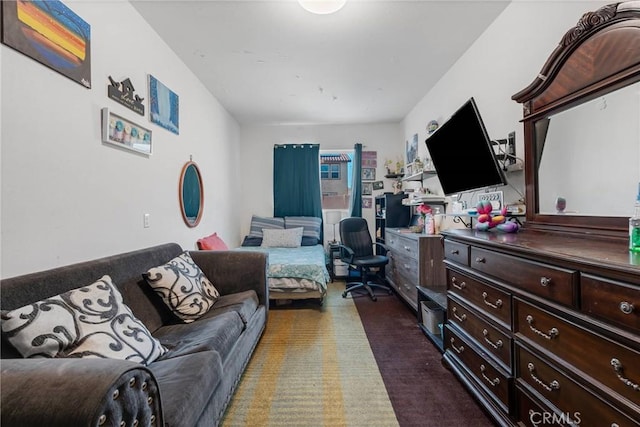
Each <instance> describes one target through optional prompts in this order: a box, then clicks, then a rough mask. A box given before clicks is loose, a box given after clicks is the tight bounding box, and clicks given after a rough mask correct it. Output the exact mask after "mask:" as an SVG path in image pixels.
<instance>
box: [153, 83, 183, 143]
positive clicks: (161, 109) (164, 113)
mask: <svg viewBox="0 0 640 427" xmlns="http://www.w3.org/2000/svg"><path fill="white" fill-rule="evenodd" d="M179 113H180V97H179V96H178V95H176V93H175V92H173V91H172V90H171V89H169V88H168V87H166V86H165V85H163V84H162V83H161V82H160V81H159V80H158V79H156V78H155V77H153V76H152V75H151V74H149V120H151V122H152V123H155V124H157V125H159V126H162V127H163V128H165V129H167V130H168V131H171V132H173V133H175V134H176V135H179V134H180V114H179Z"/></svg>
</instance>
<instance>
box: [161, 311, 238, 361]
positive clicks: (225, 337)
mask: <svg viewBox="0 0 640 427" xmlns="http://www.w3.org/2000/svg"><path fill="white" fill-rule="evenodd" d="M243 330H244V323H243V322H242V320H241V319H240V316H239V315H238V313H236V312H228V313H224V314H222V315H220V316H214V317H209V318H202V319H199V320H198V321H196V322H192V323H179V324H176V325H167V326H163V327H161V328H160V329H158V330H157V331H155V333H154V335H155V337H156V338H157V339H158V340H159V341H160V342H161V343H162V344H163V345H164V346H165V347H166V348H167V349H168V350H169V351H167V353H166V354H165V355H164V357H163V360H164V359H170V358H173V357H178V356H183V355H185V354H192V353H198V352H201V351H207V350H215V351H216V352H218V353H220V357H221V358H222V360H225V359H226V357H227V355H228V354H229V353H230V352H231V349H232V348H233V345H234V344H235V343H236V341H237V340H238V338H239V337H240V334H241V333H242V331H243Z"/></svg>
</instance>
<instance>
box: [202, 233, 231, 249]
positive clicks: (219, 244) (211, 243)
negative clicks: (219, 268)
mask: <svg viewBox="0 0 640 427" xmlns="http://www.w3.org/2000/svg"><path fill="white" fill-rule="evenodd" d="M196 243H197V244H198V249H200V250H202V251H226V250H229V246H227V244H226V243H225V242H224V240H222V238H220V236H218V233H213V234H212V235H211V236H207V237H203V238H201V239H198V241H197V242H196Z"/></svg>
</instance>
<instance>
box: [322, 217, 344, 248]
mask: <svg viewBox="0 0 640 427" xmlns="http://www.w3.org/2000/svg"><path fill="white" fill-rule="evenodd" d="M325 219H326V221H327V224H329V225H333V240H332V241H331V243H337V241H336V224H338V223H339V222H340V220H341V219H342V212H340V211H327V214H326V216H325Z"/></svg>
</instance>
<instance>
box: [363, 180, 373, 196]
mask: <svg viewBox="0 0 640 427" xmlns="http://www.w3.org/2000/svg"><path fill="white" fill-rule="evenodd" d="M372 194H373V182H363V183H362V195H363V196H371V195H372Z"/></svg>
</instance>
